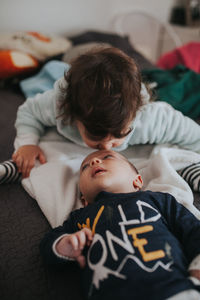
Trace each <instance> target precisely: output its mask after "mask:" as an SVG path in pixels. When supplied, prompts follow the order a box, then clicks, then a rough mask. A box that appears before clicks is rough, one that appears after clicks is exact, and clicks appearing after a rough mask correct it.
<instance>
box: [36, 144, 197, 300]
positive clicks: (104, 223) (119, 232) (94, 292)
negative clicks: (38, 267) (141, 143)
mask: <svg viewBox="0 0 200 300" xmlns="http://www.w3.org/2000/svg"><path fill="white" fill-rule="evenodd" d="M79 185H80V191H81V199H82V202H83V205H84V208H81V209H79V210H75V211H73V212H72V213H71V214H70V217H69V218H68V219H67V220H66V221H65V222H64V224H63V226H60V227H58V228H55V229H53V230H52V231H51V232H50V233H48V234H46V236H45V237H44V239H43V240H42V242H41V245H40V247H41V253H42V255H43V257H44V259H45V261H46V262H47V263H48V264H56V265H62V266H63V265H65V264H66V267H67V264H68V262H69V261H71V260H75V261H77V262H78V263H79V265H80V266H81V267H82V268H83V290H84V294H85V297H86V299H109V300H110V299H126V300H128V299H131V300H132V299H144V300H146V299H153V300H157V299H181V300H183V299H187V300H189V299H200V293H199V291H200V285H199V284H200V282H199V279H200V221H199V220H197V219H196V217H195V216H194V215H193V214H192V213H190V212H189V211H188V210H187V209H186V208H185V207H183V206H182V205H181V204H179V203H178V202H177V201H176V200H175V198H174V197H173V196H171V195H170V194H167V193H160V192H151V191H141V188H142V185H143V181H142V177H141V175H140V174H139V173H138V171H137V170H136V168H135V167H134V166H133V165H132V164H131V163H130V162H129V161H128V160H127V159H126V158H125V157H123V156H122V155H121V154H119V153H117V152H114V151H111V150H102V151H96V152H93V153H91V154H90V155H89V156H87V157H86V158H85V159H84V161H83V163H82V165H81V168H80V183H79ZM189 276H191V277H189ZM184 297H185V298H184Z"/></svg>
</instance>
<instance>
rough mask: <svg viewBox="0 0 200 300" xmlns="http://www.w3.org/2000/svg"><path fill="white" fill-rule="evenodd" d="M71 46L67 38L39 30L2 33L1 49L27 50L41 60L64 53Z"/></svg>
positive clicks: (0, 38) (0, 35) (0, 36)
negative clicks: (42, 32)
mask: <svg viewBox="0 0 200 300" xmlns="http://www.w3.org/2000/svg"><path fill="white" fill-rule="evenodd" d="M70 47H71V42H70V41H69V40H68V39H67V38H63V37H60V36H52V35H43V34H41V33H39V32H15V33H1V34H0V49H1V50H19V51H22V52H26V53H28V54H30V55H32V56H33V57H35V58H36V59H37V60H39V61H44V60H46V59H48V58H49V57H51V56H56V55H58V54H61V53H64V52H65V51H67V50H68V49H69V48H70Z"/></svg>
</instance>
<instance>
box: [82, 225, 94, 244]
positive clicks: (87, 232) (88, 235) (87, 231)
mask: <svg viewBox="0 0 200 300" xmlns="http://www.w3.org/2000/svg"><path fill="white" fill-rule="evenodd" d="M83 231H84V233H85V235H86V239H87V246H90V244H91V243H92V240H93V234H92V231H91V230H90V229H89V228H84V229H83Z"/></svg>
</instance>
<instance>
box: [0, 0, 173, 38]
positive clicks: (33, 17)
mask: <svg viewBox="0 0 200 300" xmlns="http://www.w3.org/2000/svg"><path fill="white" fill-rule="evenodd" d="M172 5H173V0H0V31H1V32H3V31H4V32H5V31H6V32H7V31H17V30H26V31H42V32H44V33H45V32H46V33H59V34H71V33H77V32H80V31H83V30H86V29H98V30H107V29H109V26H110V21H111V19H112V18H113V16H115V15H116V14H119V13H121V12H124V11H129V10H132V9H135V8H142V9H145V10H146V11H148V12H151V13H152V14H153V15H155V16H157V17H158V18H160V19H161V20H163V21H167V19H168V17H169V13H170V8H171V7H172Z"/></svg>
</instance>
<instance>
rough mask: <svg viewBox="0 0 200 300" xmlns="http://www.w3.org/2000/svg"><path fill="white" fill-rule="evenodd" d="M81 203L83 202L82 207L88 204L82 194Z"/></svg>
mask: <svg viewBox="0 0 200 300" xmlns="http://www.w3.org/2000/svg"><path fill="white" fill-rule="evenodd" d="M81 203H82V204H83V206H84V207H86V206H88V202H87V201H86V200H85V198H84V197H83V195H81Z"/></svg>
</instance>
